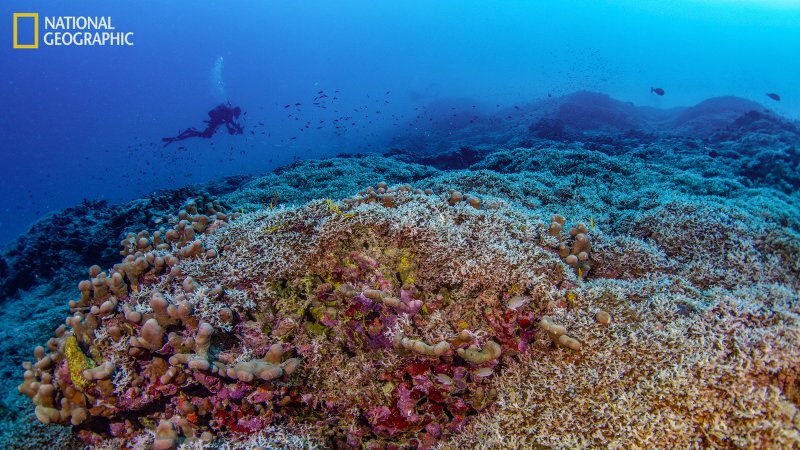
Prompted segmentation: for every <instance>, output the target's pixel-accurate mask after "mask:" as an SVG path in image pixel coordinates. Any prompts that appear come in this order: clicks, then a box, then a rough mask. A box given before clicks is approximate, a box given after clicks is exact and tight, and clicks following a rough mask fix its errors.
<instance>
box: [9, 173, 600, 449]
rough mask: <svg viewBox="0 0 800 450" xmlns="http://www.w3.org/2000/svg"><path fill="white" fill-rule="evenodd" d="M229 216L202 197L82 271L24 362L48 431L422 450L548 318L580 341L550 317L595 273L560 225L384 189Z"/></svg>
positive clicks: (485, 401)
mask: <svg viewBox="0 0 800 450" xmlns="http://www.w3.org/2000/svg"><path fill="white" fill-rule="evenodd" d="M224 211H225V210H224V208H223V207H222V206H221V205H220V204H219V203H217V202H204V200H203V199H197V200H193V201H191V202H190V203H188V204H187V205H186V208H185V210H183V211H181V212H180V214H179V215H178V216H177V217H176V218H175V221H174V227H173V228H171V229H169V230H165V229H161V230H158V231H155V232H153V233H152V234H150V233H148V232H141V233H139V234H137V235H134V234H130V235H129V236H128V237H127V238H126V239H125V240H124V241H122V246H123V250H122V252H121V254H122V255H123V256H124V259H123V260H122V262H121V263H119V264H117V265H115V266H114V267H113V269H111V270H110V271H109V272H104V271H102V269H101V268H100V267H98V266H93V267H91V268H90V269H89V275H90V276H91V279H90V280H85V281H82V282H81V283H80V284H79V286H78V288H79V290H80V293H81V297H80V299H79V300H75V301H71V302H70V305H69V306H70V308H71V310H72V313H73V314H72V315H71V316H70V317H68V318H67V320H66V324H65V325H62V326H60V327H59V328H58V329H57V330H56V332H55V337H54V338H52V339H50V341H48V342H47V345H46V347H38V348H36V350H35V352H34V354H35V357H36V361H35V362H33V363H28V364H26V366H25V369H26V371H25V381H24V383H23V384H22V385H21V386H20V391H21V392H23V393H25V394H26V395H27V396H28V397H30V398H31V399H32V400H33V402H34V403H35V404H36V416H37V417H38V418H39V420H41V421H42V422H45V423H62V424H66V423H70V424H72V425H73V426H75V427H76V429H77V430H80V431H79V433H80V434H81V436H82V437H83V438H84V439H85V440H86V441H88V442H94V443H97V442H100V441H102V440H104V439H109V438H125V439H133V440H136V439H138V440H140V441H142V442H143V441H144V440H146V439H148V438H149V437H150V436H151V434H152V436H153V446H154V448H156V449H168V448H175V447H176V446H177V445H178V444H179V443H181V442H184V441H191V440H200V441H206V442H210V441H212V440H213V439H214V438H215V437H216V436H218V435H228V437H230V436H231V435H235V434H237V433H239V434H243V433H257V432H259V431H261V430H264V429H266V428H267V427H269V426H270V425H272V424H298V425H299V426H300V428H302V429H304V430H306V431H307V432H309V433H312V434H315V435H316V436H318V437H322V438H324V439H325V440H326V441H327V442H329V443H332V444H336V445H346V446H352V447H360V446H362V445H367V446H369V445H380V446H383V445H386V444H392V443H394V444H395V445H402V446H412V447H430V446H431V445H433V444H434V443H436V442H437V441H438V440H440V439H442V437H443V436H447V435H449V434H451V433H453V432H455V431H457V430H459V429H460V428H462V427H463V425H464V424H465V422H466V421H467V420H468V419H469V417H470V416H472V415H475V414H478V413H479V412H480V411H482V410H484V409H485V408H486V407H487V405H489V404H491V403H492V402H493V401H494V400H495V398H496V397H497V393H496V391H495V388H494V387H493V386H492V385H491V384H490V383H488V382H487V380H488V379H490V378H491V377H492V376H493V374H495V373H496V372H497V371H499V370H502V362H501V361H502V357H508V358H512V357H513V355H516V354H519V353H523V352H525V351H526V349H527V348H528V347H529V345H530V342H531V340H532V339H533V338H534V334H535V330H536V326H535V322H536V321H540V324H541V328H543V329H544V330H546V331H547V333H548V334H549V336H550V337H551V338H552V340H553V342H555V343H556V344H557V345H559V346H562V347H564V348H568V349H572V350H574V351H579V350H580V348H581V342H580V341H579V340H578V339H576V338H575V337H573V336H570V335H569V333H568V332H567V330H566V329H565V328H564V327H563V326H561V325H558V324H556V323H554V322H553V321H552V320H551V319H549V318H547V317H541V315H540V313H539V311H540V308H541V306H542V305H543V304H545V303H547V302H549V301H551V300H553V299H556V298H561V297H564V298H567V299H569V298H571V297H574V296H575V293H574V292H572V291H571V289H574V288H577V287H578V285H579V283H580V279H579V278H576V276H575V274H573V272H572V271H570V270H569V269H568V266H572V267H574V268H575V270H576V271H577V272H576V273H579V274H580V276H586V274H587V273H588V271H589V267H590V242H589V237H588V230H587V228H586V225H584V224H577V225H576V226H575V227H574V228H572V230H571V231H570V232H569V233H566V232H564V233H562V227H564V225H565V219H564V218H563V217H561V216H555V217H553V221H552V223H551V224H550V227H549V229H546V228H544V227H543V226H542V225H541V224H537V223H531V222H530V220H529V219H528V218H526V217H523V216H521V215H519V214H518V213H514V211H513V210H511V209H509V208H508V207H507V206H506V205H504V204H503V203H501V202H483V204H482V202H481V199H480V198H478V197H477V196H468V195H462V194H461V193H460V192H457V191H451V192H449V193H446V194H444V195H434V194H433V192H432V191H431V190H426V191H421V190H419V189H417V190H414V189H412V188H411V187H410V186H408V185H401V186H397V187H394V188H389V187H388V186H386V184H385V183H380V184H378V185H377V186H376V187H370V188H368V189H367V190H365V191H363V192H361V193H359V194H358V195H357V196H355V197H352V198H348V199H345V200H344V201H343V202H341V203H339V204H337V203H335V202H333V201H331V200H326V201H317V202H311V203H309V204H307V205H305V206H303V207H300V208H297V209H273V210H264V211H260V212H256V213H252V214H246V215H241V216H240V214H237V213H234V214H229V213H226V212H224ZM499 243H504V245H496V244H499ZM562 259H563V261H564V263H562ZM598 322H599V323H598V326H602V325H608V322H609V316H608V313H605V312H601V313H600V314H598ZM146 430H150V431H152V432H153V433H146V432H145V431H146Z"/></svg>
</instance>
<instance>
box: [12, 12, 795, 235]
mask: <svg viewBox="0 0 800 450" xmlns="http://www.w3.org/2000/svg"><path fill="white" fill-rule="evenodd" d="M17 12H38V13H39V14H40V15H41V16H110V17H111V18H112V23H113V26H114V27H115V28H116V29H118V30H124V31H131V32H133V33H134V35H133V41H134V45H133V46H130V47H97V46H92V47H76V46H60V47H46V46H41V47H40V48H39V49H35V50H28V49H14V48H13V45H12V40H13V36H12V22H13V21H12V16H13V13H17ZM798 23H800V3H798V2H795V1H761V2H757V1H738V2H735V1H722V0H718V1H699V0H698V1H689V0H680V1H652V2H649V1H648V2H645V1H575V2H569V3H568V4H567V3H563V2H558V3H555V2H544V1H502V2H485V1H438V2H427V1H404V2H392V3H390V2H364V1H337V2H322V1H294V2H274V1H269V2H261V1H241V2H235V3H231V2H223V1H214V2H211V1H208V2H191V1H174V2H159V3H152V2H149V3H138V2H136V3H135V2H124V3H123V2H101V1H73V2H53V1H44V2H29V1H6V2H3V3H2V4H1V5H0V64H1V65H2V66H0V67H2V68H3V70H2V73H1V74H0V101H1V102H2V103H0V104H2V105H3V107H4V109H5V114H3V117H2V119H0V152H2V164H1V165H0V192H2V194H3V195H2V199H3V202H2V207H0V208H2V211H0V242H2V243H6V242H8V241H10V240H11V239H13V238H14V237H15V236H16V235H18V234H19V233H20V232H22V231H24V230H25V228H26V227H27V226H29V225H30V224H31V223H33V221H34V220H36V219H37V218H39V217H41V216H43V215H45V214H47V213H48V212H50V211H54V210H57V209H60V208H64V207H67V206H71V205H74V204H76V203H78V202H80V201H81V200H82V199H84V198H87V199H105V200H108V201H110V202H119V201H123V200H126V199H130V198H134V197H137V196H140V195H142V194H145V193H148V192H151V191H153V190H156V189H162V188H168V187H177V186H182V185H185V184H188V183H196V182H202V181H207V180H210V179H213V178H216V177H220V176H229V175H237V174H244V173H260V172H264V171H268V170H270V169H273V168H276V167H278V166H281V165H285V164H287V163H290V162H292V161H293V160H295V159H298V158H301V159H305V158H319V157H324V156H329V155H333V154H336V153H338V152H365V151H380V150H385V144H386V142H388V140H389V139H390V138H391V136H393V135H395V134H398V133H401V132H402V131H403V127H408V126H409V125H408V121H409V120H411V119H413V118H414V117H415V115H417V114H418V109H417V108H421V107H425V106H426V105H429V104H431V103H433V102H439V104H443V103H444V104H448V102H451V103H453V104H458V105H461V106H464V105H469V106H473V105H474V107H475V110H477V111H482V110H483V111H490V110H492V108H495V107H496V105H502V106H504V107H508V106H512V105H515V104H520V103H525V102H529V101H532V100H535V99H539V98H544V97H546V96H548V95H552V96H560V95H564V94H568V93H571V92H574V91H578V90H591V91H598V92H604V93H607V94H609V95H611V96H612V97H614V98H617V99H621V100H624V101H630V102H634V103H635V104H637V105H645V106H653V107H659V108H671V107H676V106H682V105H692V104H695V103H697V102H699V101H701V100H704V99H707V98H710V97H715V96H720V95H737V96H740V97H744V98H748V99H752V100H755V101H757V102H760V103H764V104H767V105H768V106H769V107H770V108H772V109H774V110H775V111H777V112H778V113H781V114H784V115H786V116H788V117H792V118H797V117H800V91H798V87H797V80H798V79H800V58H797V57H796V56H797V53H798V49H800V27H798V26H797V24H798ZM30 26H31V25H30V24H28V23H25V21H23V23H21V25H20V27H21V31H22V32H26V30H28V28H29V27H30ZM40 31H41V30H40ZM652 87H660V88H663V89H664V90H665V92H666V94H665V95H664V96H663V97H662V96H657V95H654V94H653V93H651V88H652ZM772 92H775V93H778V94H779V95H780V97H781V101H780V102H775V101H773V100H770V99H769V98H768V97H766V96H765V94H766V93H772ZM322 94H325V95H326V96H327V97H325V98H323V99H322V100H321V101H318V103H319V104H317V105H314V99H315V98H318V97H319V96H320V95H322ZM334 97H335V98H336V99H335V100H334ZM225 100H228V101H230V102H231V103H232V104H235V105H239V106H241V107H242V108H243V110H244V111H246V112H247V115H246V117H245V121H244V125H245V134H244V135H243V136H227V135H225V133H222V132H218V133H217V135H216V136H215V137H214V139H213V140H210V141H206V140H189V141H184V142H183V143H181V145H175V144H173V145H171V146H168V147H166V148H164V147H163V145H162V142H161V141H160V138H162V137H164V136H170V135H175V134H177V133H178V132H179V131H180V130H182V129H186V128H188V127H192V126H195V127H199V126H201V125H202V120H204V119H205V118H206V112H207V111H208V110H210V109H211V108H212V107H214V106H215V105H216V104H218V103H220V102H221V101H225ZM296 103H299V104H300V105H295V104H296ZM286 105H289V107H288V108H287V107H286ZM336 119H339V120H338V121H337V122H334V120H336ZM337 126H339V128H337ZM212 144H213V145H212Z"/></svg>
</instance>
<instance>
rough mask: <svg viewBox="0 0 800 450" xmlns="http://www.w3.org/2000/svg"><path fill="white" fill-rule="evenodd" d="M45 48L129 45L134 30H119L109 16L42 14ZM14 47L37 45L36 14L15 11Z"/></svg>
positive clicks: (131, 41) (33, 46) (42, 39)
mask: <svg viewBox="0 0 800 450" xmlns="http://www.w3.org/2000/svg"><path fill="white" fill-rule="evenodd" d="M43 18H44V20H43V21H42V22H44V30H43V31H44V32H43V33H42V34H41V42H42V44H44V45H45V46H47V47H72V46H75V47H94V46H110V47H113V46H117V47H124V46H132V45H133V32H131V31H118V30H117V29H116V28H115V27H114V25H113V24H112V21H111V16H44V17H43ZM13 28H14V48H21V49H32V48H39V41H40V39H39V38H40V33H39V13H35V12H26V13H14V27H13Z"/></svg>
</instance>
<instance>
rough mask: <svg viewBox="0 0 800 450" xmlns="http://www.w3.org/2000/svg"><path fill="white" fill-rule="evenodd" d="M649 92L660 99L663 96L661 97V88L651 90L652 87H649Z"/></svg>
mask: <svg viewBox="0 0 800 450" xmlns="http://www.w3.org/2000/svg"><path fill="white" fill-rule="evenodd" d="M650 92H651V93H655V94H656V95H658V96H659V97H661V96H663V95H664V90H663V89H661V88H653V87H651V88H650Z"/></svg>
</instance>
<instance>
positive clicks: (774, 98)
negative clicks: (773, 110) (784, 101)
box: [767, 92, 781, 102]
mask: <svg viewBox="0 0 800 450" xmlns="http://www.w3.org/2000/svg"><path fill="white" fill-rule="evenodd" d="M767 97H769V98H771V99H773V100H775V101H776V102H779V101H781V96H780V95H778V94H776V93H774V92H770V93H769V94H767Z"/></svg>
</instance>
